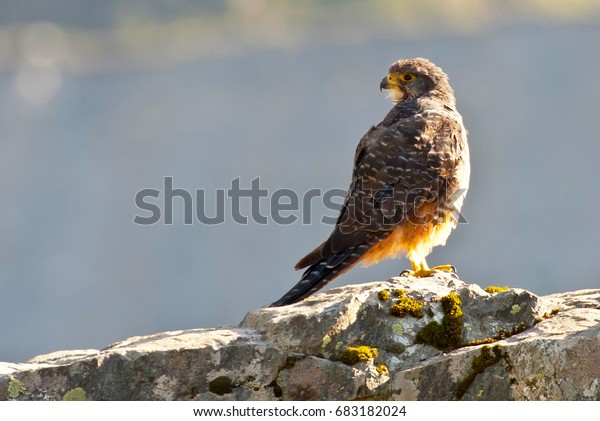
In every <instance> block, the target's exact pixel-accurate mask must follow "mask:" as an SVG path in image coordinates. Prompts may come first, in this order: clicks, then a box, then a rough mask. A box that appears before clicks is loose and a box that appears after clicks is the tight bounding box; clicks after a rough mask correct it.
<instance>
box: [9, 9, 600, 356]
mask: <svg viewBox="0 0 600 421" xmlns="http://www.w3.org/2000/svg"><path fill="white" fill-rule="evenodd" d="M599 23H600V2H598V1H596V0H571V1H569V2H566V1H562V0H543V1H542V0H518V1H517V0H515V1H500V0H498V1H492V0H451V1H443V2H442V1H419V2H415V1H383V0H354V1H346V0H344V1H342V0H338V1H309V0H300V1H298V0H295V1H291V0H290V1H283V0H229V1H216V0H214V1H192V0H148V1H141V0H140V1H138V0H105V1H101V2H100V1H97V2H85V1H77V0H55V1H53V2H38V1H33V0H31V1H25V0H5V1H2V3H0V92H1V95H0V174H1V178H0V180H1V181H0V194H1V197H2V199H1V200H2V211H1V214H0V360H2V361H24V360H26V359H28V358H30V357H32V356H34V355H37V354H41V353H46V352H50V351H54V350H58V349H69V348H100V347H104V346H106V345H108V344H109V343H111V342H114V341H117V340H120V339H123V338H126V337H128V336H132V335H143V334H149V333H153V332H158V331H163V330H176V329H187V328H196V327H212V326H218V325H227V324H237V323H238V322H239V321H240V320H241V319H242V318H243V316H244V314H245V313H246V312H247V311H250V310H252V309H255V308H257V307H259V306H261V305H264V304H267V303H270V302H272V301H273V300H275V299H277V298H279V297H280V296H281V295H282V294H283V293H284V292H286V291H287V290H288V289H289V288H290V287H291V286H292V285H293V284H295V283H296V282H297V281H298V279H299V275H300V274H299V273H297V272H295V271H294V270H293V266H294V264H295V263H296V261H297V260H298V259H299V258H300V257H302V256H303V255H304V254H305V253H307V252H308V251H310V250H311V249H312V248H313V247H314V246H316V245H317V244H318V243H320V242H321V241H322V240H323V239H325V237H326V236H327V235H329V232H330V231H331V229H332V227H331V226H330V225H327V224H323V223H321V222H320V220H321V217H322V216H335V215H336V213H335V212H334V211H332V210H330V209H327V208H325V207H324V206H323V204H322V203H321V202H320V201H318V200H313V201H312V204H313V207H312V209H311V217H312V221H313V222H312V223H311V224H302V221H301V220H299V221H297V222H296V223H294V224H291V225H279V224H276V223H274V222H273V221H272V220H271V219H269V222H268V223H267V224H259V223H256V222H250V223H249V224H247V225H240V224H237V223H235V222H234V221H233V220H232V218H231V216H230V215H229V213H228V216H227V217H226V219H225V222H224V223H222V224H219V225H211V226H209V225H204V224H201V223H199V222H198V221H197V220H196V219H195V218H194V221H193V222H194V223H193V224H191V225H186V224H185V223H184V219H183V201H182V200H181V199H175V201H174V205H175V208H174V221H173V224H172V225H166V224H165V223H164V220H163V219H161V221H160V222H158V223H156V224H154V225H137V224H134V223H133V219H134V217H135V216H136V215H140V216H148V212H144V211H141V210H140V209H138V208H137V207H136V204H135V201H134V199H135V195H136V193H137V192H138V191H140V190H142V189H146V188H152V189H157V190H160V191H161V192H162V193H163V194H164V185H163V183H164V181H163V180H164V177H166V176H170V177H173V184H174V187H175V188H182V189H187V190H189V191H190V192H192V193H193V192H194V191H195V190H197V189H202V190H204V191H205V192H206V199H207V200H206V208H207V214H208V215H214V213H215V200H216V199H215V197H216V193H215V192H216V190H217V189H227V188H229V187H230V186H231V184H232V180H234V179H236V178H238V177H239V180H240V185H241V187H242V188H249V187H250V185H251V181H252V180H253V179H255V178H257V177H259V178H260V186H261V188H264V189H269V190H270V191H273V190H276V189H280V188H288V189H292V190H294V191H296V192H297V193H298V195H299V196H302V195H303V194H304V193H305V192H307V191H308V190H310V189H314V188H320V189H324V190H326V189H333V188H338V189H346V188H347V186H348V184H349V182H350V173H351V167H352V159H353V156H354V150H355V147H356V144H357V143H358V141H359V139H360V138H361V136H362V135H363V133H364V132H365V131H366V130H367V129H368V128H369V127H370V125H372V124H376V123H378V122H379V121H380V120H381V119H382V117H383V116H384V115H385V113H386V112H387V111H388V110H389V109H390V107H391V105H390V102H389V101H388V100H387V99H386V98H385V97H384V95H382V94H380V92H379V81H380V80H381V78H382V77H383V76H385V74H386V72H387V69H388V66H389V65H390V64H391V63H392V62H393V61H395V60H397V59H398V58H401V57H404V58H406V57H415V56H423V57H428V58H430V59H431V60H432V61H434V62H435V63H436V64H438V65H439V66H441V67H442V68H443V69H444V70H445V71H446V72H447V73H448V74H449V77H450V81H451V83H452V85H453V87H454V89H455V92H456V96H457V101H458V108H459V110H460V112H461V113H462V115H463V117H464V121H465V124H466V126H467V127H468V129H469V133H470V136H469V140H470V145H471V160H472V177H471V190H470V192H469V194H468V196H467V200H466V204H465V206H464V207H463V215H464V217H465V218H466V219H467V221H468V224H463V225H461V226H459V228H458V229H457V230H456V231H455V232H454V233H453V235H452V236H451V237H450V239H449V241H448V243H447V245H446V247H444V248H437V249H436V250H435V251H434V252H433V253H432V255H431V256H430V258H429V262H430V264H432V265H435V264H442V263H452V264H454V265H455V266H456V267H457V268H458V270H459V274H460V276H461V278H462V279H463V280H465V281H467V282H470V283H477V284H480V285H481V286H487V285H490V284H495V285H509V286H512V287H520V288H526V289H529V290H531V291H533V292H534V293H536V294H549V293H553V292H559V291H567V290H574V289H581V288H598V287H600V281H599V275H598V274H599V273H600V272H599V271H598V269H597V268H596V266H595V264H596V262H597V261H598V257H599V253H598V250H599V238H600V218H599V217H598V215H597V209H599V208H600V193H599V188H598V184H599V182H600V165H598V157H599V156H600V141H599V140H600V139H599V133H600V115H599V110H600V50H599V47H598V45H600V25H599ZM162 198H163V196H162V195H161V198H159V200H156V199H150V200H148V202H152V203H157V204H161V203H162ZM225 205H226V207H225V209H226V211H228V212H229V210H230V204H229V202H226V203H225ZM268 205H269V202H268V200H267V199H261V202H260V206H261V209H262V213H263V214H268V210H269V206H268ZM161 208H162V205H161ZM242 212H244V213H245V214H249V213H250V205H249V201H248V200H246V201H245V202H243V206H242ZM295 214H296V215H298V216H301V214H300V213H299V212H296V213H295ZM407 267H408V262H407V261H406V260H405V259H401V260H395V261H386V262H384V263H380V264H379V265H377V266H374V267H371V268H368V269H364V268H358V267H357V268H355V269H354V270H352V271H350V272H349V273H347V274H346V275H344V276H343V277H341V278H339V279H338V280H337V281H336V282H335V283H334V284H333V286H340V285H345V284H350V283H359V282H367V281H373V280H381V279H387V278H389V277H390V276H393V275H396V274H398V273H399V272H400V271H401V270H403V269H406V268H407Z"/></svg>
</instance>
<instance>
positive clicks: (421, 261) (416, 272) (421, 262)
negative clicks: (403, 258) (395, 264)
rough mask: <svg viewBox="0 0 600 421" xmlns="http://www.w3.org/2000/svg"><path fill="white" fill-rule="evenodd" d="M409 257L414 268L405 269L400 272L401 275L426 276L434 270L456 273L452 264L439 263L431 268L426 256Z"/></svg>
mask: <svg viewBox="0 0 600 421" xmlns="http://www.w3.org/2000/svg"><path fill="white" fill-rule="evenodd" d="M408 259H409V260H410V264H411V266H412V270H405V271H403V272H402V273H401V274H400V276H414V277H417V278H426V277H428V276H431V275H432V274H433V273H434V272H436V271H438V270H441V271H443V272H451V273H456V268H455V267H454V266H452V265H439V266H434V267H432V268H431V269H430V268H429V266H428V265H427V261H426V260H425V257H421V256H418V257H417V256H409V258H408Z"/></svg>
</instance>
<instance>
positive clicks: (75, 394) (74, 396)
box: [62, 387, 86, 401]
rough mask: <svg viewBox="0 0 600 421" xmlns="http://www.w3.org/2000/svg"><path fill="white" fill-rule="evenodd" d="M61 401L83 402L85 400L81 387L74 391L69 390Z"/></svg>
mask: <svg viewBox="0 0 600 421" xmlns="http://www.w3.org/2000/svg"><path fill="white" fill-rule="evenodd" d="M62 400H63V401H84V400H86V394H85V390H83V389H82V388H81V387H76V388H74V389H71V390H69V391H68V392H67V393H65V395H64V396H63V397H62Z"/></svg>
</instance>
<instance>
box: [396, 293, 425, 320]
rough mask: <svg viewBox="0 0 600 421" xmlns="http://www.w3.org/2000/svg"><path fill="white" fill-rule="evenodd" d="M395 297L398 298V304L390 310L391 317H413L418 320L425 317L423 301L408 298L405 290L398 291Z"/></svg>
mask: <svg viewBox="0 0 600 421" xmlns="http://www.w3.org/2000/svg"><path fill="white" fill-rule="evenodd" d="M394 295H395V296H397V297H398V300H397V301H396V303H395V304H394V305H393V306H392V307H391V308H390V315H392V316H396V317H404V316H406V315H411V316H413V317H416V318H418V319H420V318H422V317H423V301H419V300H415V299H413V298H410V297H407V296H406V293H405V292H404V290H401V289H397V290H395V291H394Z"/></svg>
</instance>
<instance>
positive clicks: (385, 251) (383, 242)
mask: <svg viewBox="0 0 600 421" xmlns="http://www.w3.org/2000/svg"><path fill="white" fill-rule="evenodd" d="M379 87H380V90H385V91H386V92H387V93H388V95H389V97H390V99H391V100H392V102H393V103H394V106H393V108H392V109H391V111H389V113H388V114H387V115H386V116H385V118H384V119H383V121H382V122H381V123H379V124H378V125H377V126H373V127H371V129H369V131H367V133H366V134H365V135H364V136H363V137H362V139H361V140H360V142H359V144H358V147H357V149H356V154H355V157H354V168H353V171H352V182H351V184H350V188H349V189H348V193H347V195H346V198H345V201H344V205H343V206H342V209H341V210H340V214H339V217H338V219H337V223H336V226H335V228H334V229H333V232H332V233H331V235H330V236H329V238H327V240H325V241H324V242H323V243H321V244H320V245H319V246H318V247H317V248H315V249H314V250H313V251H311V252H310V253H308V254H307V255H306V256H305V257H303V258H302V259H301V260H300V261H299V262H298V263H297V264H296V269H303V268H307V269H306V270H305V272H304V274H303V275H302V279H301V280H300V281H299V282H298V283H297V284H296V285H295V286H294V287H293V288H292V289H291V290H290V291H289V292H288V293H286V294H285V295H284V296H283V297H281V298H280V299H279V300H277V301H275V302H274V303H273V304H271V307H278V306H284V305H288V304H293V303H296V302H298V301H301V300H303V299H305V298H306V297H308V296H310V295H312V294H314V293H315V292H317V291H318V290H320V289H321V288H323V287H324V286H325V285H327V284H328V283H329V282H331V281H333V280H334V279H335V278H337V277H338V276H340V275H341V274H342V273H344V272H346V271H347V270H348V269H350V268H351V267H353V266H354V265H356V264H357V263H359V262H361V263H363V264H364V265H365V266H369V265H372V264H374V263H377V262H379V261H380V260H382V259H385V258H391V257H397V256H399V255H406V257H408V260H409V261H410V264H411V266H412V269H411V270H406V271H404V272H402V275H404V276H415V277H427V276H430V275H431V274H432V273H433V272H435V271H445V272H454V271H455V269H454V267H453V266H452V265H441V266H435V267H432V268H430V267H429V266H428V265H427V261H426V260H425V258H426V257H427V255H428V254H429V253H430V252H431V250H432V248H433V247H434V246H437V245H444V244H445V243H446V240H447V238H448V236H449V235H450V233H451V231H452V230H453V229H454V228H455V227H456V225H457V224H458V222H459V218H460V209H461V206H462V204H463V201H464V198H465V195H466V193H467V189H468V187H469V175H470V165H469V148H468V145H467V131H466V129H465V127H464V125H463V122H462V117H461V115H460V114H459V113H458V111H457V110H456V101H455V98H454V91H453V90H452V88H451V87H450V84H449V83H448V76H447V75H446V74H445V73H444V72H443V71H442V70H441V69H440V68H439V67H437V66H436V65H435V64H433V63H432V62H430V61H429V60H427V59H424V58H414V59H405V60H398V61H397V62H395V63H393V64H392V65H391V66H390V68H389V72H388V74H387V76H386V77H384V78H383V80H382V81H381V83H380V85H379Z"/></svg>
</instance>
